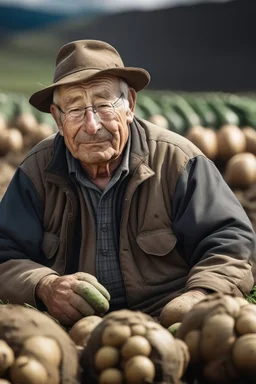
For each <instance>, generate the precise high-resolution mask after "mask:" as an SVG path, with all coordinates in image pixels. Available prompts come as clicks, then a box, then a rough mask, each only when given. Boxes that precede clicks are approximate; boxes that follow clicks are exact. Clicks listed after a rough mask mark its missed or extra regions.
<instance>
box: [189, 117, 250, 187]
mask: <svg viewBox="0 0 256 384" xmlns="http://www.w3.org/2000/svg"><path fill="white" fill-rule="evenodd" d="M186 137H187V138H188V139H189V140H190V141H192V142H193V143H194V144H195V145H196V146H197V147H198V148H199V149H201V151H202V152H203V153H204V154H205V155H206V156H207V157H208V158H209V159H211V160H213V161H214V162H215V163H216V165H217V166H218V168H220V171H221V172H222V173H223V176H224V179H225V180H226V182H227V183H228V185H229V186H230V187H231V188H232V189H234V188H241V189H246V188H248V187H250V186H251V185H252V184H253V183H255V182H256V131H255V129H254V128H251V127H243V128H242V129H241V128H239V127H237V126H236V125H231V124H225V125H223V126H221V127H220V128H219V130H214V129H212V128H204V127H201V126H194V127H191V128H190V129H189V130H188V131H187V133H186Z"/></svg>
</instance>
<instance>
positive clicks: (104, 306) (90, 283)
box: [36, 272, 110, 326]
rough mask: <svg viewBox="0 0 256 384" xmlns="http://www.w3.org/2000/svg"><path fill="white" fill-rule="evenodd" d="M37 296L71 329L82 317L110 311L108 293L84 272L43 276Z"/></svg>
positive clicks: (37, 289)
mask: <svg viewBox="0 0 256 384" xmlns="http://www.w3.org/2000/svg"><path fill="white" fill-rule="evenodd" d="M36 296H37V297H38V298H39V299H41V300H42V301H43V303H44V304H45V305H46V307H47V310H48V312H49V314H50V315H51V316H53V317H54V318H55V319H57V320H58V321H59V322H60V323H61V324H63V325H69V326H72V325H73V324H74V323H75V322H76V321H78V320H80V319H81V318H82V317H84V316H90V315H94V314H98V315H100V314H101V313H105V312H107V311H108V309H109V300H110V295H109V293H108V291H107V290H106V289H105V288H104V287H103V286H102V285H101V284H100V283H99V282H98V280H97V279H96V277H94V276H93V275H90V274H88V273H84V272H77V273H75V274H73V275H66V276H56V275H48V276H45V277H44V278H43V279H42V280H40V281H39V283H38V285H37V287H36Z"/></svg>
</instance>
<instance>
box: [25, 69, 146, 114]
mask: <svg viewBox="0 0 256 384" xmlns="http://www.w3.org/2000/svg"><path fill="white" fill-rule="evenodd" d="M104 74H109V75H114V76H117V77H120V78H122V79H124V80H125V81H126V82H127V84H128V85H129V86H130V87H131V88H134V89H135V91H136V92H139V91H141V90H142V89H143V88H145V87H146V86H147V85H148V83H149V82H150V74H149V73H148V72H147V71H146V70H145V69H143V68H136V67H125V68H108V69H105V70H98V69H86V70H81V71H78V72H75V73H72V74H70V75H68V76H65V77H64V78H63V79H60V80H59V81H57V82H56V83H53V84H51V85H49V86H48V87H46V88H44V89H41V90H40V91H37V92H35V93H33V95H32V96H31V97H30V99H29V102H30V104H31V105H33V106H34V107H35V108H37V109H38V110H39V111H41V112H48V113H50V106H51V104H52V98H53V91H54V88H56V87H57V86H59V85H68V84H73V83H78V82H80V81H85V80H89V79H92V78H93V77H96V76H99V75H104Z"/></svg>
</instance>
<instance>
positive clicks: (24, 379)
mask: <svg viewBox="0 0 256 384" xmlns="http://www.w3.org/2000/svg"><path fill="white" fill-rule="evenodd" d="M9 374H10V379H11V382H12V383H13V384H47V382H48V375H47V371H46V369H45V368H44V366H43V365H42V364H41V363H40V362H39V361H37V360H36V359H34V358H32V357H27V356H19V357H18V358H17V359H16V360H15V362H14V364H13V365H12V366H11V368H10V373H9Z"/></svg>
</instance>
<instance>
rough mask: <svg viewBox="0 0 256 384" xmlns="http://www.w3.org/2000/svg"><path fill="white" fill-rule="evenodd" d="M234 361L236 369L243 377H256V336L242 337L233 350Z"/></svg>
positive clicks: (251, 334)
mask: <svg viewBox="0 0 256 384" xmlns="http://www.w3.org/2000/svg"><path fill="white" fill-rule="evenodd" d="M232 360H233V363H234V366H235V367H236V369H237V370H238V371H239V372H240V373H241V374H243V375H246V376H255V375H256V334H253V333H250V334H247V335H242V336H240V337H239V338H238V339H237V340H236V342H235V344H234V346H233V349H232Z"/></svg>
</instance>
